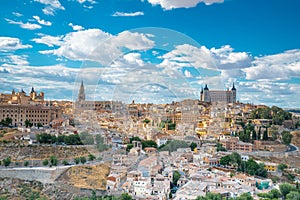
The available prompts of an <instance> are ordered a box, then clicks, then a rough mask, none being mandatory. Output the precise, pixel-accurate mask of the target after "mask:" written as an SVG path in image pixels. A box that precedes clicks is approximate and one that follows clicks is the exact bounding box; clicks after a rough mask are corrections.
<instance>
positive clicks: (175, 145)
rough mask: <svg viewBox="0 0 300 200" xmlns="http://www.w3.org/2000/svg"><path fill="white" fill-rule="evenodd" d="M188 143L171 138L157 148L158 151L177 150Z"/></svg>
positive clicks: (186, 146) (185, 146) (187, 145)
mask: <svg viewBox="0 0 300 200" xmlns="http://www.w3.org/2000/svg"><path fill="white" fill-rule="evenodd" d="M189 147H190V145H189V144H188V143H187V142H185V141H182V140H172V141H168V142H167V143H166V144H165V145H162V146H161V147H160V148H159V150H160V151H170V152H173V151H177V149H179V148H189Z"/></svg>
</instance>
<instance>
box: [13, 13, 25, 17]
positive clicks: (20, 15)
mask: <svg viewBox="0 0 300 200" xmlns="http://www.w3.org/2000/svg"><path fill="white" fill-rule="evenodd" d="M12 14H13V15H14V16H16V17H22V16H23V15H22V14H21V13H18V12H12Z"/></svg>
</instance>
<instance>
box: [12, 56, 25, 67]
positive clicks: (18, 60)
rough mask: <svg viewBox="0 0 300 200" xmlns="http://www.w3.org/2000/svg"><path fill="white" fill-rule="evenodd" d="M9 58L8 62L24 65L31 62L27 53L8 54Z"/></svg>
mask: <svg viewBox="0 0 300 200" xmlns="http://www.w3.org/2000/svg"><path fill="white" fill-rule="evenodd" d="M7 58H8V63H10V64H13V65H20V66H24V65H28V64H29V62H28V61H27V56H26V55H8V56H7Z"/></svg>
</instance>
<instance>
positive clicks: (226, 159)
mask: <svg viewBox="0 0 300 200" xmlns="http://www.w3.org/2000/svg"><path fill="white" fill-rule="evenodd" d="M230 162H231V158H230V155H226V156H223V157H222V158H221V159H220V165H224V166H226V165H229V164H230Z"/></svg>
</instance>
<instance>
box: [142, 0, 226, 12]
mask: <svg viewBox="0 0 300 200" xmlns="http://www.w3.org/2000/svg"><path fill="white" fill-rule="evenodd" d="M147 1H148V2H149V3H151V4H152V5H160V6H161V7H162V8H163V9H165V10H172V9H175V8H192V7H196V6H197V4H199V3H204V4H205V5H211V4H214V3H223V2H224V0H147Z"/></svg>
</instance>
